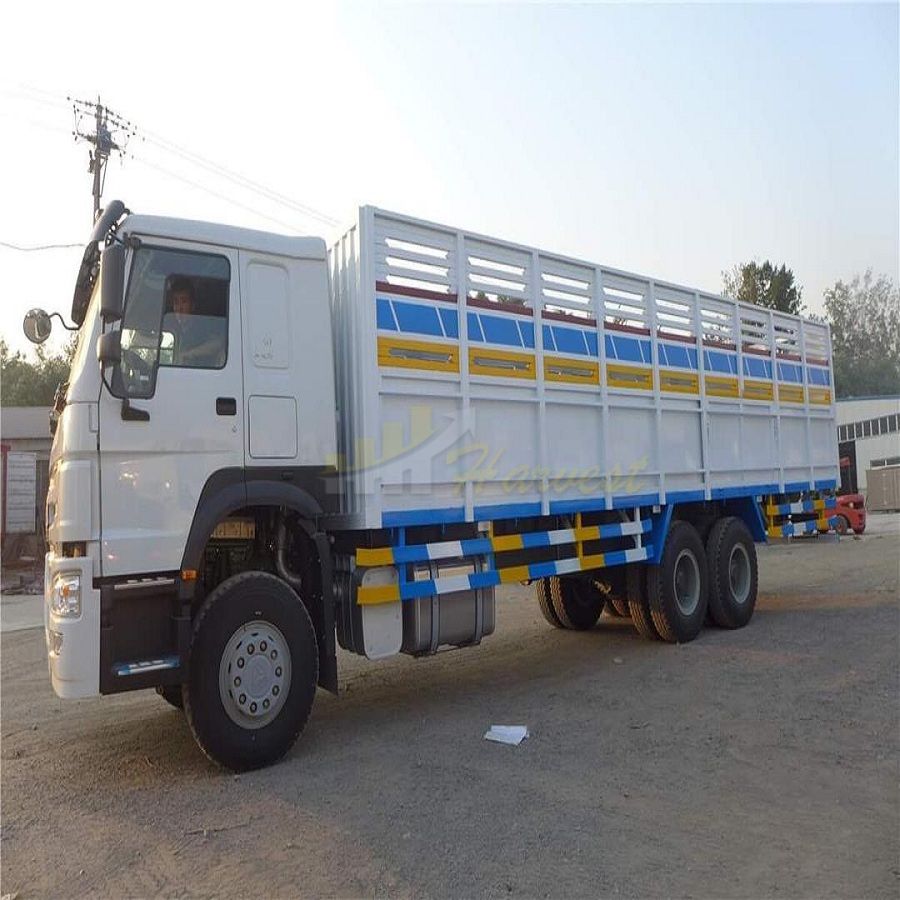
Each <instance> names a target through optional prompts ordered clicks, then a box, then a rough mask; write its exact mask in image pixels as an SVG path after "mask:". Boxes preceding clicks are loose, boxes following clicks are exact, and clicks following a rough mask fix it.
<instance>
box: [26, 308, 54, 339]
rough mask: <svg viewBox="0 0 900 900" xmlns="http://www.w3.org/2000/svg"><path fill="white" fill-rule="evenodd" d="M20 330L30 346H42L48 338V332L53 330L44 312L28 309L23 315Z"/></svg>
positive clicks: (48, 317)
mask: <svg viewBox="0 0 900 900" xmlns="http://www.w3.org/2000/svg"><path fill="white" fill-rule="evenodd" d="M22 330H23V331H24V332H25V337H27V338H28V340H29V341H31V343H32V344H43V343H44V341H46V340H47V338H48V337H50V332H51V331H52V330H53V323H52V322H51V321H50V316H48V315H47V313H45V312H44V310H42V309H29V310H28V312H27V313H25V318H24V320H23V321H22Z"/></svg>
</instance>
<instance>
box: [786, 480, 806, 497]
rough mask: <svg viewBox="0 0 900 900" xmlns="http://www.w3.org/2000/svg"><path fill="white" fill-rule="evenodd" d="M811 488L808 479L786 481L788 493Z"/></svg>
mask: <svg viewBox="0 0 900 900" xmlns="http://www.w3.org/2000/svg"><path fill="white" fill-rule="evenodd" d="M808 490H809V482H808V481H791V482H785V485H784V492H785V493H786V494H796V493H798V492H800V491H808Z"/></svg>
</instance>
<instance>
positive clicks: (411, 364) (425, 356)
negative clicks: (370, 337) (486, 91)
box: [378, 337, 459, 372]
mask: <svg viewBox="0 0 900 900" xmlns="http://www.w3.org/2000/svg"><path fill="white" fill-rule="evenodd" d="M378 365H379V366H390V367H398V368H401V369H426V370H428V371H431V372H458V371H459V347H457V346H456V345H454V344H441V343H437V342H431V341H410V340H407V339H405V338H392V337H379V338H378Z"/></svg>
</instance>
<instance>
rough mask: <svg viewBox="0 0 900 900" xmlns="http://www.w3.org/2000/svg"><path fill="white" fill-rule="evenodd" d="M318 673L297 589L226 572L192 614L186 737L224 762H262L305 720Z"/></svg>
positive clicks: (259, 575)
mask: <svg viewBox="0 0 900 900" xmlns="http://www.w3.org/2000/svg"><path fill="white" fill-rule="evenodd" d="M279 663H280V665H279ZM241 673H244V674H243V675H242V674H241ZM318 674H319V655H318V647H317V644H316V633H315V629H314V628H313V624H312V621H311V620H310V617H309V613H307V611H306V609H305V608H304V606H303V603H302V602H301V601H300V598H299V597H298V596H297V594H296V593H295V592H294V591H293V590H292V589H291V588H290V587H289V586H288V585H287V584H285V583H284V582H283V581H281V580H280V579H278V578H276V577H275V576H274V575H270V574H268V573H266V572H241V573H239V574H238V575H233V576H232V577H231V578H228V579H226V580H225V581H223V582H222V583H221V584H220V585H219V586H218V587H216V589H215V590H214V591H213V592H212V593H211V594H210V595H209V596H208V597H207V598H206V601H205V602H204V603H203V606H201V607H200V611H199V612H198V613H197V616H196V618H195V619H194V626H193V632H192V636H191V658H190V663H189V666H188V681H187V683H186V684H185V685H184V692H183V694H184V711H185V715H186V716H187V720H188V723H189V724H190V726H191V731H192V732H193V735H194V738H195V739H196V741H197V743H198V744H199V745H200V748H201V749H202V750H203V752H204V753H205V754H206V755H207V756H208V757H209V758H210V759H211V760H213V761H214V762H216V763H218V764H219V765H221V766H224V767H225V768H228V769H232V770H234V771H238V772H240V771H246V770H248V769H256V768H260V767H261V766H267V765H270V764H271V763H273V762H275V761H276V760H278V759H280V758H281V757H282V756H284V754H285V753H287V751H288V750H289V749H290V748H291V747H292V746H293V744H294V741H296V740H297V737H298V736H299V735H300V732H301V731H302V730H303V727H304V726H305V725H306V721H307V719H308V718H309V713H310V710H311V709H312V704H313V700H314V699H315V694H316V681H317V679H318ZM244 679H246V683H242V682H243V680H244ZM238 691H240V693H238Z"/></svg>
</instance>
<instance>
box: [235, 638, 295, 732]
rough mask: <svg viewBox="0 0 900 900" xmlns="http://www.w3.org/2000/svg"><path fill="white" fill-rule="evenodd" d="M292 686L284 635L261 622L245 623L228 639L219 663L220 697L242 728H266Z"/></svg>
mask: <svg viewBox="0 0 900 900" xmlns="http://www.w3.org/2000/svg"><path fill="white" fill-rule="evenodd" d="M290 687H291V653H290V650H289V649H288V643H287V641H286V640H285V638H284V635H283V634H282V633H281V632H280V631H279V630H278V629H277V628H276V627H275V626H274V625H273V624H272V623H271V622H266V621H264V620H257V621H254V622H247V623H246V624H245V625H241V627H240V628H238V630H237V631H235V633H234V634H233V635H232V636H231V638H230V639H229V641H228V643H227V644H225V649H224V650H223V652H222V660H221V662H220V663H219V697H220V698H221V700H222V706H224V707H225V712H226V713H228V717H229V718H230V719H231V721H232V722H234V723H236V724H237V725H240V727H241V728H249V729H256V728H262V727H263V726H265V725H268V724H269V722H271V721H272V720H273V719H274V718H275V717H276V716H277V715H278V713H279V712H280V711H281V707H282V706H284V701H285V700H286V699H287V695H288V692H289V691H290Z"/></svg>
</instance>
